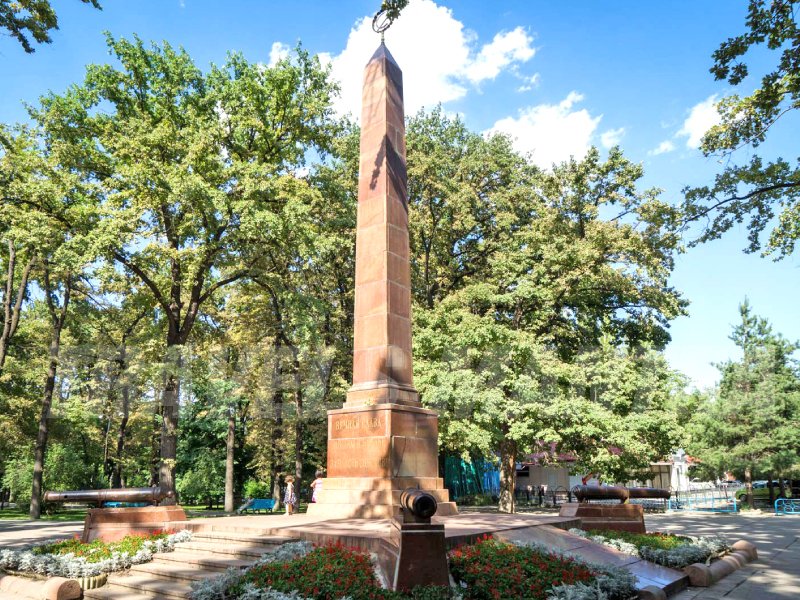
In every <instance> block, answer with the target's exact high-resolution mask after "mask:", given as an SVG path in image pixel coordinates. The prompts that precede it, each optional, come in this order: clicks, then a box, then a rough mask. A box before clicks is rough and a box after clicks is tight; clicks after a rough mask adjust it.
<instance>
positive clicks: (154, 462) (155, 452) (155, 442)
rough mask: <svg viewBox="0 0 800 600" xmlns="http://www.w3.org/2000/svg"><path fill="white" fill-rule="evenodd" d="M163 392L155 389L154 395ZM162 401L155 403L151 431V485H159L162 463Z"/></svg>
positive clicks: (156, 395)
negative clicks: (159, 471)
mask: <svg viewBox="0 0 800 600" xmlns="http://www.w3.org/2000/svg"><path fill="white" fill-rule="evenodd" d="M160 395H161V394H159V393H158V390H157V389H155V388H154V389H153V396H154V397H156V398H158V397H159V396H160ZM161 412H162V411H161V403H160V402H154V403H153V423H152V425H153V429H152V430H151V432H150V486H151V487H152V486H154V485H158V468H159V465H160V464H161V455H160V454H159V452H160V451H161Z"/></svg>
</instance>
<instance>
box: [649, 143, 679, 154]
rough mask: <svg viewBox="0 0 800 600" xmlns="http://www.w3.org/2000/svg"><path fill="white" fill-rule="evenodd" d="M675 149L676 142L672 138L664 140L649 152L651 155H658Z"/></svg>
mask: <svg viewBox="0 0 800 600" xmlns="http://www.w3.org/2000/svg"><path fill="white" fill-rule="evenodd" d="M673 150H675V144H673V143H672V142H671V141H670V140H664V141H663V142H661V143H660V144H659V145H658V146H656V147H655V148H653V149H652V150H650V151H649V152H648V154H649V155H650V156H658V155H659V154H666V153H667V152H672V151H673Z"/></svg>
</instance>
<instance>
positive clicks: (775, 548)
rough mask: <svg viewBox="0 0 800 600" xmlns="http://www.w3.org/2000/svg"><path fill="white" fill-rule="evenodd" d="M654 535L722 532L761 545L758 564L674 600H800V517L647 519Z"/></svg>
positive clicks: (674, 516)
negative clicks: (655, 532)
mask: <svg viewBox="0 0 800 600" xmlns="http://www.w3.org/2000/svg"><path fill="white" fill-rule="evenodd" d="M645 522H646V523H647V529H648V531H669V532H672V533H684V534H689V535H713V534H719V535H721V536H723V537H724V538H726V539H727V540H728V541H729V542H735V541H736V540H739V539H745V540H748V541H750V542H752V543H754V544H755V545H756V546H757V547H758V561H756V562H754V563H750V564H749V565H747V566H746V567H744V568H742V569H739V570H738V571H735V572H734V573H732V574H731V575H728V576H727V577H725V578H723V579H722V580H721V581H719V582H718V583H717V584H716V585H713V586H711V587H709V588H689V589H688V590H686V591H684V592H682V593H680V594H678V595H676V596H673V597H672V599H671V600H723V599H725V600H789V599H790V598H791V599H793V600H797V599H800V517H797V516H781V517H776V516H775V515H770V514H763V515H760V514H748V513H745V514H738V515H728V514H702V513H678V512H675V513H670V514H666V515H646V516H645Z"/></svg>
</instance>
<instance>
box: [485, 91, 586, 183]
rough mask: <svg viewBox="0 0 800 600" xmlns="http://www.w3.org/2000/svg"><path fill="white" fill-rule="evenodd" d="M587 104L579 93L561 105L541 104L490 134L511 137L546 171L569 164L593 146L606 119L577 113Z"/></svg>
mask: <svg viewBox="0 0 800 600" xmlns="http://www.w3.org/2000/svg"><path fill="white" fill-rule="evenodd" d="M581 100H583V96H582V95H581V94H579V93H577V92H570V93H569V95H568V96H567V97H566V98H565V99H564V100H562V101H561V102H559V103H558V104H539V105H537V106H530V107H528V108H524V109H522V110H521V111H520V113H519V117H517V118H514V117H506V118H505V119H501V120H499V121H497V122H496V123H495V124H494V126H493V127H492V128H491V129H490V132H495V131H498V132H502V133H507V134H509V135H510V136H511V137H512V138H513V139H514V146H515V147H516V148H517V150H519V151H521V152H532V153H533V155H532V159H533V162H535V163H536V164H537V165H539V166H540V167H542V168H549V167H550V166H552V164H553V163H559V162H562V161H565V160H569V158H570V156H574V157H575V158H576V159H581V158H583V157H584V156H585V155H586V152H587V151H588V150H589V147H590V146H591V139H592V136H593V135H594V132H595V130H596V129H597V125H598V124H599V123H600V119H601V118H602V115H599V116H597V117H593V116H591V115H590V114H589V111H587V110H586V109H585V108H582V109H579V110H573V107H574V105H575V104H577V103H578V102H580V101H581Z"/></svg>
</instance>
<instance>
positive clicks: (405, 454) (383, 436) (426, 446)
mask: <svg viewBox="0 0 800 600" xmlns="http://www.w3.org/2000/svg"><path fill="white" fill-rule="evenodd" d="M348 404H349V400H348ZM438 434H439V427H438V417H437V415H436V412H435V411H432V410H428V409H426V408H420V407H418V406H408V405H402V404H373V405H367V406H347V405H346V406H345V408H341V409H338V410H331V411H328V473H327V477H326V479H325V483H324V484H323V486H322V490H321V491H320V493H319V495H318V498H317V502H316V503H314V504H310V505H309V507H308V513H309V514H313V515H322V516H326V517H330V518H378V519H388V518H392V517H399V516H400V515H401V512H400V494H401V493H402V492H403V491H404V490H406V489H408V488H418V489H421V490H425V491H427V492H429V493H431V494H433V496H434V497H435V498H436V500H437V501H438V502H439V510H438V511H437V515H439V516H447V515H453V514H456V513H457V512H458V511H457V509H456V505H455V503H454V502H450V497H449V492H448V491H447V489H445V487H444V483H443V481H442V479H441V478H440V477H439V465H438V458H437V457H438V448H437V437H438Z"/></svg>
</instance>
